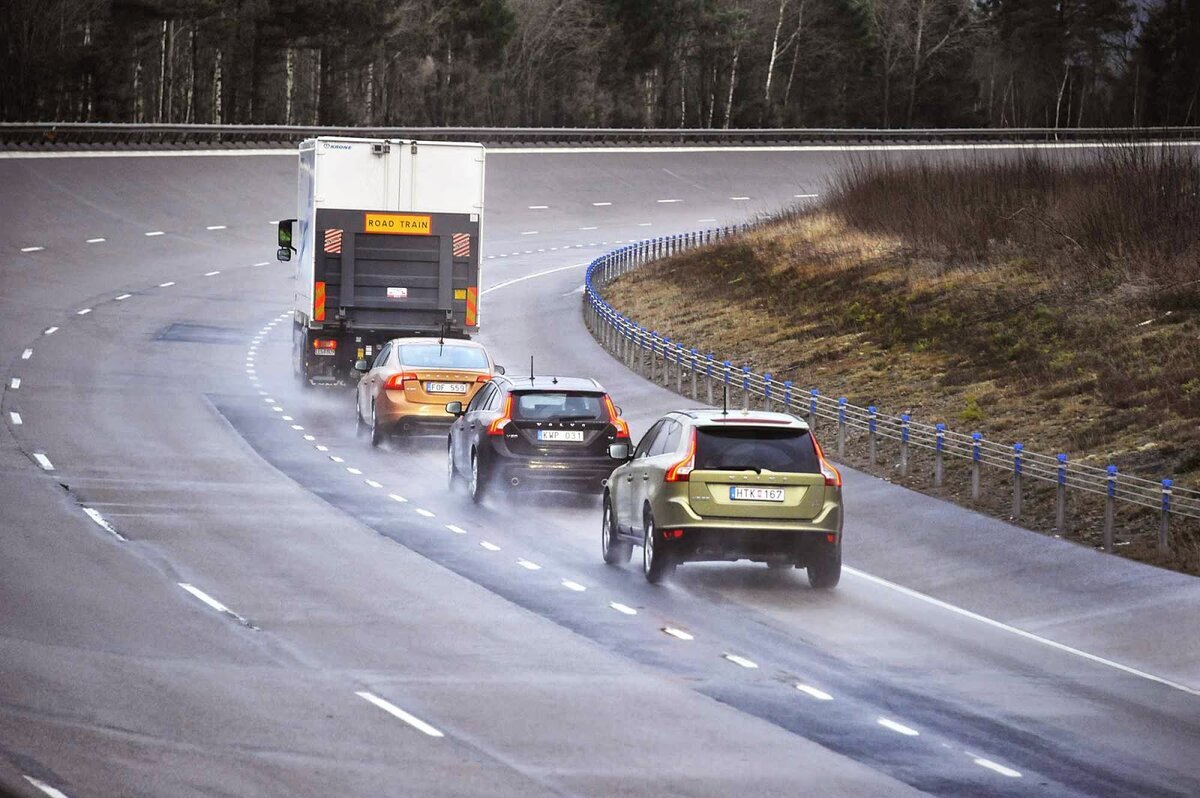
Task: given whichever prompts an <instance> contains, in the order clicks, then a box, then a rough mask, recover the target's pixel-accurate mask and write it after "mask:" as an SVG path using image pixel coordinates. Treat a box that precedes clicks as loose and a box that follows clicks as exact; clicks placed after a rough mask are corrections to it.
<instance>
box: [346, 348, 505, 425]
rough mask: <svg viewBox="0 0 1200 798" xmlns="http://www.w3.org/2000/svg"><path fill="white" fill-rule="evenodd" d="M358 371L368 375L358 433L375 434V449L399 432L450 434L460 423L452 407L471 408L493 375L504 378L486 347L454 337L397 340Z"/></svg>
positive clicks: (359, 403) (358, 407) (359, 397)
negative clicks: (448, 408)
mask: <svg viewBox="0 0 1200 798" xmlns="http://www.w3.org/2000/svg"><path fill="white" fill-rule="evenodd" d="M354 368H355V370H356V371H359V372H361V373H362V375H363V376H362V379H360V380H359V382H358V388H357V390H356V397H355V408H354V414H355V419H356V422H357V425H358V433H359V435H366V434H368V433H369V434H370V437H371V445H372V446H378V445H379V444H380V442H381V441H383V439H384V438H385V437H387V436H388V435H390V434H392V433H395V432H443V431H445V430H446V429H447V428H448V427H449V426H450V424H451V423H453V421H454V416H452V415H450V414H449V413H447V412H446V404H447V403H448V402H453V401H460V402H462V403H463V404H464V405H465V404H466V403H467V402H469V401H471V397H473V396H474V395H475V392H476V391H478V390H479V389H480V388H481V387H483V384H484V383H485V382H487V381H488V380H489V379H491V378H492V375H493V374H503V373H504V369H503V367H501V366H497V365H496V364H495V363H494V362H493V361H492V358H491V355H489V354H488V352H487V350H486V349H484V348H483V346H482V345H480V344H478V343H475V342H474V341H464V340H457V339H450V338H447V339H445V340H441V341H439V340H437V339H431V338H396V339H394V340H391V341H388V342H387V343H386V344H384V345H383V348H382V349H380V350H379V354H378V355H376V356H375V359H374V360H373V361H372V362H370V363H368V362H367V361H365V360H360V361H358V362H357V363H355V364H354Z"/></svg>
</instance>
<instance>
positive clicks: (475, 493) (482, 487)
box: [470, 452, 490, 504]
mask: <svg viewBox="0 0 1200 798" xmlns="http://www.w3.org/2000/svg"><path fill="white" fill-rule="evenodd" d="M489 481H490V480H489V478H488V473H487V471H485V470H484V467H483V465H481V464H480V462H479V454H478V453H476V452H471V484H470V488H471V501H473V502H475V503H476V504H479V503H480V502H482V501H483V497H484V496H485V495H486V494H487V490H488V482H489Z"/></svg>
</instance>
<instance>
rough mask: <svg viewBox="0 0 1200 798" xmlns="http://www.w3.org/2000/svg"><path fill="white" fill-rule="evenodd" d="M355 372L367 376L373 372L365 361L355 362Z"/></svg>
mask: <svg viewBox="0 0 1200 798" xmlns="http://www.w3.org/2000/svg"><path fill="white" fill-rule="evenodd" d="M354 370H355V371H361V372H362V373H364V374H366V373H367V372H368V371H370V370H371V366H370V365H369V364H368V363H367V361H365V360H356V361H354Z"/></svg>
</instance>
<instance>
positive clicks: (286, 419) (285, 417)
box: [251, 369, 296, 421]
mask: <svg viewBox="0 0 1200 798" xmlns="http://www.w3.org/2000/svg"><path fill="white" fill-rule="evenodd" d="M251 371H253V369H251ZM279 418H280V420H281V421H295V420H296V419H294V418H292V417H291V416H280V417H279Z"/></svg>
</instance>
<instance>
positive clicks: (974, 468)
mask: <svg viewBox="0 0 1200 798" xmlns="http://www.w3.org/2000/svg"><path fill="white" fill-rule="evenodd" d="M982 443H983V433H982V432H972V433H971V500H972V501H979V459H980V457H981V456H982V454H983V447H982Z"/></svg>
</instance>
